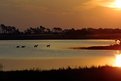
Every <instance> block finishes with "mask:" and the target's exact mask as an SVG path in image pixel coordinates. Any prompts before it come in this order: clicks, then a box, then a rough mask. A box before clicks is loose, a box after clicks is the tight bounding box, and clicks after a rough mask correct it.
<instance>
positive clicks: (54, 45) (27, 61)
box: [0, 40, 120, 70]
mask: <svg viewBox="0 0 121 81" xmlns="http://www.w3.org/2000/svg"><path fill="white" fill-rule="evenodd" d="M113 43H114V40H1V41H0V63H1V64H3V66H4V70H21V69H31V68H41V69H42V70H45V69H57V68H62V67H68V66H71V67H72V68H73V67H78V66H81V67H84V66H88V67H90V66H92V65H95V66H98V65H114V63H115V59H116V58H115V55H116V54H117V51H118V52H120V51H119V50H77V49H70V48H71V47H85V46H98V45H110V44H113ZM36 44H38V45H39V46H38V47H37V48H34V45H36ZM18 45H19V46H22V45H25V46H26V47H25V48H16V46H18ZM47 45H50V47H47Z"/></svg>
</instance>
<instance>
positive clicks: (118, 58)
mask: <svg viewBox="0 0 121 81" xmlns="http://www.w3.org/2000/svg"><path fill="white" fill-rule="evenodd" d="M115 66H116V67H121V54H118V55H116V60H115Z"/></svg>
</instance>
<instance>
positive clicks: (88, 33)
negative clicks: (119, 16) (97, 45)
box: [0, 24, 121, 38]
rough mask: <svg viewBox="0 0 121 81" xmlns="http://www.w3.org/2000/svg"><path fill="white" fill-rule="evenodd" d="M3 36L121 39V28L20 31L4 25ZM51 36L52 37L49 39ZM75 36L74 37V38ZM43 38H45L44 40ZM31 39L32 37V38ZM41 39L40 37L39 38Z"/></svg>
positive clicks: (1, 28)
mask: <svg viewBox="0 0 121 81" xmlns="http://www.w3.org/2000/svg"><path fill="white" fill-rule="evenodd" d="M2 35H7V36H10V35H14V36H18V35H24V36H42V35H44V37H46V36H47V38H51V37H53V36H52V35H55V37H54V38H56V37H57V38H59V37H58V36H60V37H61V38H91V37H92V38H95V37H96V38H97V37H98V38H99V36H100V37H104V38H106V37H109V36H110V37H111V38H113V37H118V38H120V37H121V29H119V28H115V29H113V28H81V29H75V28H70V29H62V28H60V27H53V28H47V27H44V26H38V27H29V28H26V29H25V30H24V31H20V30H19V29H18V28H17V27H14V26H6V25H4V24H1V25H0V36H2ZM49 36H50V37H49ZM72 36H74V37H72ZM44 37H43V38H44ZM30 38H31V37H30ZM39 38H40V37H39Z"/></svg>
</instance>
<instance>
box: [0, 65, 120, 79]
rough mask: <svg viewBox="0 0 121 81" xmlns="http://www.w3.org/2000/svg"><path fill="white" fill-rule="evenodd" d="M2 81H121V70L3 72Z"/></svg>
mask: <svg viewBox="0 0 121 81" xmlns="http://www.w3.org/2000/svg"><path fill="white" fill-rule="evenodd" d="M0 81H121V68H118V67H110V66H99V67H91V68H87V67H85V68H75V69H71V68H70V67H68V68H67V69H64V68H61V69H58V70H48V71H41V70H36V69H35V70H23V71H5V72H4V71H1V72H0Z"/></svg>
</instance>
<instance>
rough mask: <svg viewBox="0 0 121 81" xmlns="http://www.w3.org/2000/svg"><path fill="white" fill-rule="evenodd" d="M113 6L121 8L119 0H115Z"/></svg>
mask: <svg viewBox="0 0 121 81" xmlns="http://www.w3.org/2000/svg"><path fill="white" fill-rule="evenodd" d="M114 6H115V7H116V8H121V0H116V1H115V2H114Z"/></svg>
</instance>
